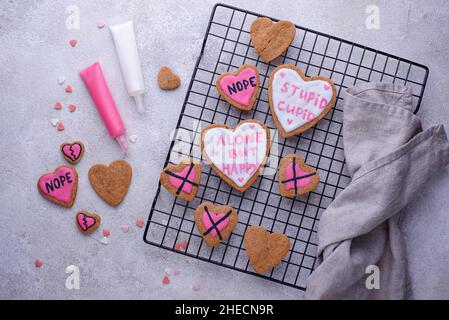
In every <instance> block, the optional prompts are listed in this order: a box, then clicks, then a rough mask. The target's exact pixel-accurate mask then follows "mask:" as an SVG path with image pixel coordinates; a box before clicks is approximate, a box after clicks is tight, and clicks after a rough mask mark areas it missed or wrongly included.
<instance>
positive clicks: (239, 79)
mask: <svg viewBox="0 0 449 320" xmlns="http://www.w3.org/2000/svg"><path fill="white" fill-rule="evenodd" d="M256 87H257V73H256V71H255V70H254V69H252V68H247V69H243V70H242V71H240V73H239V74H238V75H236V76H233V75H229V76H224V77H223V78H222V79H221V80H220V88H221V90H222V91H223V92H224V93H225V94H226V96H227V97H229V98H231V99H232V100H234V101H235V102H237V103H238V104H241V105H244V106H247V105H249V103H250V101H251V98H252V95H253V93H254V90H255V89H256Z"/></svg>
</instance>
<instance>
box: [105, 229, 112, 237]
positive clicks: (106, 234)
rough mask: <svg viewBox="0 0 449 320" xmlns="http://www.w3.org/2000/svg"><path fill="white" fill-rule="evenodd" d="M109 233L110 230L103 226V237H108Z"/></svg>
mask: <svg viewBox="0 0 449 320" xmlns="http://www.w3.org/2000/svg"><path fill="white" fill-rule="evenodd" d="M110 235H111V232H110V231H109V229H106V228H104V229H103V237H109V236H110Z"/></svg>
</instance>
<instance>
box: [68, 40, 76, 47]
mask: <svg viewBox="0 0 449 320" xmlns="http://www.w3.org/2000/svg"><path fill="white" fill-rule="evenodd" d="M69 43H70V45H71V46H72V47H74V48H75V47H76V45H77V43H78V41H76V39H72V40H70V41H69Z"/></svg>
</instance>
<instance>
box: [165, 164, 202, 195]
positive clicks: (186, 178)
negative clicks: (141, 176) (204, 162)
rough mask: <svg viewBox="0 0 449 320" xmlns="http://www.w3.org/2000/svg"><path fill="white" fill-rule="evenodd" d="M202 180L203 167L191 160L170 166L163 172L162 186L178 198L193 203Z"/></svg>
mask: <svg viewBox="0 0 449 320" xmlns="http://www.w3.org/2000/svg"><path fill="white" fill-rule="evenodd" d="M200 179H201V165H200V164H195V163H193V161H192V160H191V159H187V160H184V161H181V163H179V164H177V165H170V166H167V167H165V168H164V170H162V172H161V175H160V180H161V184H162V185H163V186H164V187H165V188H166V189H167V190H168V191H170V192H171V193H173V194H174V195H175V196H177V197H178V198H181V199H183V200H186V201H192V200H193V198H195V196H196V193H197V191H198V187H199V184H200Z"/></svg>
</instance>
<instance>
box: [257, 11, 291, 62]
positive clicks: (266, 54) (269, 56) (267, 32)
mask: <svg viewBox="0 0 449 320" xmlns="http://www.w3.org/2000/svg"><path fill="white" fill-rule="evenodd" d="M250 34H251V41H252V43H253V46H254V49H256V52H257V53H258V54H259V55H260V56H261V58H262V59H263V60H265V61H266V62H270V61H272V60H274V59H276V58H277V57H279V56H280V55H281V54H282V53H283V52H285V50H287V48H288V47H289V46H290V44H291V43H292V41H293V39H294V38H295V35H296V27H295V25H294V24H293V23H292V22H290V21H286V20H281V21H279V22H273V21H271V20H270V19H268V18H257V19H256V20H254V21H253V23H252V24H251V30H250Z"/></svg>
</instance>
